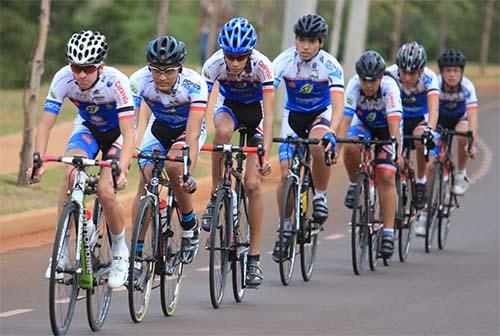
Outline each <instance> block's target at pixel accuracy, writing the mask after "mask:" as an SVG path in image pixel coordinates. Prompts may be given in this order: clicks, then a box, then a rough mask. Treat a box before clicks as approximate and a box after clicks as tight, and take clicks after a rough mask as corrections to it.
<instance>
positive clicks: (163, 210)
mask: <svg viewBox="0 0 500 336" xmlns="http://www.w3.org/2000/svg"><path fill="white" fill-rule="evenodd" d="M160 225H161V231H162V232H163V233H164V232H165V231H167V201H165V200H164V199H162V200H160Z"/></svg>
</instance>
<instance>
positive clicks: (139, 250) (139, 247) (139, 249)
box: [135, 240, 144, 257]
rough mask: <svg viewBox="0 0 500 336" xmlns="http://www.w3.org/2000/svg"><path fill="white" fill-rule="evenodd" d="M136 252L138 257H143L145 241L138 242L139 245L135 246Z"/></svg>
mask: <svg viewBox="0 0 500 336" xmlns="http://www.w3.org/2000/svg"><path fill="white" fill-rule="evenodd" d="M135 250H136V252H137V256H139V257H142V251H144V240H138V241H137V245H135Z"/></svg>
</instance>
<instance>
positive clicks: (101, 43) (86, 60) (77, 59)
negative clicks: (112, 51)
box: [66, 30, 108, 65]
mask: <svg viewBox="0 0 500 336" xmlns="http://www.w3.org/2000/svg"><path fill="white" fill-rule="evenodd" d="M107 55H108V44H107V43H106V36H104V35H102V34H101V33H99V32H98V31H92V30H82V31H80V32H79V33H75V34H73V35H72V36H71V38H70V39H69V41H68V44H67V45H66V60H67V61H68V63H70V64H77V65H91V64H99V63H102V62H103V61H104V60H105V59H106V56H107Z"/></svg>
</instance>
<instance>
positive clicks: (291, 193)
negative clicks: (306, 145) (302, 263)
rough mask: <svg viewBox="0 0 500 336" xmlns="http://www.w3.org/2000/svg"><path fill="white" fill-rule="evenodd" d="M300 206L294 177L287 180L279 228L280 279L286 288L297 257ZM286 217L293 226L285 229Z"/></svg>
mask: <svg viewBox="0 0 500 336" xmlns="http://www.w3.org/2000/svg"><path fill="white" fill-rule="evenodd" d="M299 211H300V210H299V204H297V185H296V184H295V180H294V178H293V177H289V178H287V180H286V183H285V188H284V189H283V199H282V204H281V207H280V228H279V238H278V239H279V268H280V279H281V283H282V284H283V285H284V286H288V284H289V283H290V280H291V278H292V274H293V267H294V265H295V256H296V254H297V253H296V252H297V226H298V223H297V219H298V218H299V216H300V214H299V213H298V212H299ZM285 216H287V217H288V216H290V220H291V226H290V228H287V227H285V219H286V218H285Z"/></svg>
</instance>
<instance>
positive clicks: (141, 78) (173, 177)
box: [130, 36, 208, 263]
mask: <svg viewBox="0 0 500 336" xmlns="http://www.w3.org/2000/svg"><path fill="white" fill-rule="evenodd" d="M146 58H147V62H148V65H147V66H145V67H143V68H141V69H139V70H138V71H136V72H135V73H134V74H132V76H131V77H130V82H131V86H132V94H133V97H134V104H135V109H136V113H138V115H139V125H138V131H139V133H138V134H139V136H138V140H140V139H139V137H141V135H143V136H142V142H139V143H140V151H141V152H149V153H151V152H152V151H153V150H160V151H161V153H162V155H166V154H167V152H168V153H169V155H176V153H175V152H176V151H177V152H178V150H179V148H182V147H183V146H184V144H187V145H189V148H190V157H191V172H193V171H194V169H195V168H196V162H197V159H198V151H199V149H200V146H201V145H202V144H203V143H204V142H205V138H206V128H205V123H204V117H205V110H206V105H207V96H208V93H207V85H206V84H205V81H204V80H203V78H202V77H201V76H200V75H199V74H198V73H196V72H195V71H194V70H191V69H189V68H184V67H183V66H182V64H183V63H184V60H185V59H186V48H185V45H184V43H183V42H181V41H178V40H176V39H175V38H174V37H172V36H160V37H158V38H156V39H155V40H152V41H150V42H149V43H148V46H147V50H146ZM142 100H144V102H145V103H146V104H147V107H146V106H144V107H143V108H141V101H142ZM177 155H178V153H177ZM139 164H140V166H141V167H142V168H144V176H142V175H141V178H140V181H139V186H138V190H137V194H136V195H135V198H134V203H133V207H132V218H135V215H136V213H137V208H138V206H139V201H140V198H141V196H142V195H143V194H144V191H145V190H144V184H145V183H149V182H150V180H151V177H152V174H153V163H152V162H150V161H147V160H143V159H141V160H139ZM182 168H183V166H182V163H174V162H170V163H168V164H167V174H168V176H169V178H170V181H171V183H172V188H173V191H174V195H175V197H176V199H177V201H178V204H179V207H180V210H181V225H182V228H183V231H182V250H183V262H185V263H190V262H192V261H193V259H194V258H195V256H196V255H197V253H198V250H199V239H198V233H199V226H198V223H197V220H196V216H195V214H194V212H193V204H192V200H191V195H190V193H192V192H194V191H195V189H196V181H195V179H194V178H193V177H192V176H189V178H188V179H187V181H186V182H183V181H182V174H183V171H182ZM144 178H145V180H144ZM139 243H140V242H139ZM137 248H138V252H139V253H140V252H141V246H137Z"/></svg>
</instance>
